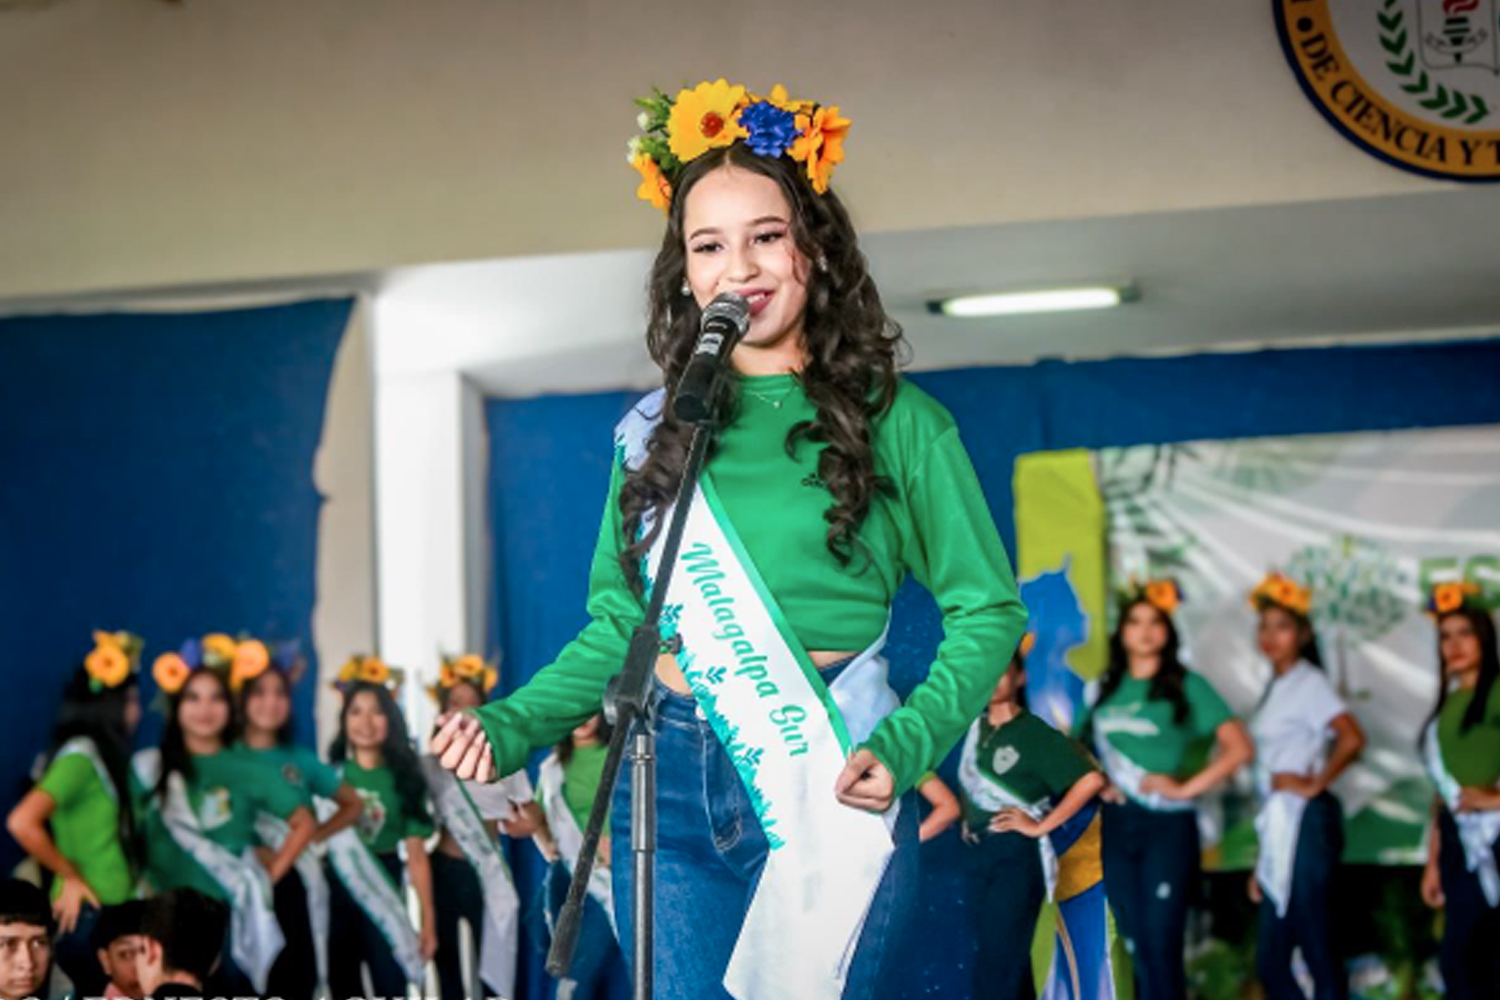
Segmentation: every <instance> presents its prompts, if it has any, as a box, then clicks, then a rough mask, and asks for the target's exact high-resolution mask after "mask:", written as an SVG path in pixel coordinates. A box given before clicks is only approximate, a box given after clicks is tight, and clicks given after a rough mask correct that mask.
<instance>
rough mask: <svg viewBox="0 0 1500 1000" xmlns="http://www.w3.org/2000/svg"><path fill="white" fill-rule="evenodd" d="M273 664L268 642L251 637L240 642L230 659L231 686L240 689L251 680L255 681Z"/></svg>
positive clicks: (233, 688)
mask: <svg viewBox="0 0 1500 1000" xmlns="http://www.w3.org/2000/svg"><path fill="white" fill-rule="evenodd" d="M270 666H271V651H270V650H269V649H267V648H266V644H265V643H263V642H261V641H260V640H259V639H250V640H247V641H245V642H242V643H239V644H238V645H237V646H235V648H234V657H233V659H231V661H230V670H229V687H230V689H231V690H234V691H238V690H239V689H240V688H242V687H244V686H245V684H246V683H247V682H249V681H253V680H254V679H255V678H257V677H259V676H260V675H261V674H263V673H265V672H266V669H267V668H268V667H270Z"/></svg>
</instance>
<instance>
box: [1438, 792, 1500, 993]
mask: <svg viewBox="0 0 1500 1000" xmlns="http://www.w3.org/2000/svg"><path fill="white" fill-rule="evenodd" d="M1438 836H1439V837H1441V838H1442V840H1441V843H1440V847H1439V849H1438V874H1439V875H1440V876H1441V877H1442V880H1443V895H1444V896H1445V897H1446V898H1447V900H1448V902H1447V904H1446V905H1445V907H1444V910H1445V913H1444V920H1443V942H1442V945H1441V946H1440V947H1439V949H1438V966H1439V967H1440V968H1441V969H1442V970H1443V985H1444V986H1445V987H1446V988H1447V993H1446V994H1444V995H1445V996H1446V997H1447V998H1448V1000H1480V998H1481V997H1490V998H1493V997H1494V996H1495V993H1494V990H1495V987H1496V984H1497V983H1500V948H1497V947H1496V941H1497V940H1500V907H1497V906H1491V905H1490V904H1489V901H1488V900H1486V899H1485V898H1484V890H1483V889H1482V888H1480V886H1479V876H1478V875H1477V874H1475V873H1474V872H1471V871H1469V868H1468V863H1467V862H1466V861H1465V860H1464V845H1463V843H1462V842H1460V841H1459V839H1458V824H1457V823H1455V822H1454V821H1453V815H1452V813H1450V812H1448V810H1447V809H1446V808H1445V809H1442V810H1440V811H1439V812H1438ZM1491 850H1493V851H1494V853H1495V859H1496V860H1497V861H1500V844H1496V845H1494V847H1493V848H1491ZM1485 983H1489V984H1490V985H1489V986H1485V985H1484V984H1485Z"/></svg>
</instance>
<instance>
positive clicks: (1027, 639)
mask: <svg viewBox="0 0 1500 1000" xmlns="http://www.w3.org/2000/svg"><path fill="white" fill-rule="evenodd" d="M1035 648H1036V633H1035V632H1027V633H1026V634H1025V635H1023V636H1021V642H1020V644H1019V645H1017V646H1016V655H1018V656H1019V657H1021V659H1022V660H1025V659H1026V657H1028V656H1030V655H1031V651H1032V650H1033V649H1035Z"/></svg>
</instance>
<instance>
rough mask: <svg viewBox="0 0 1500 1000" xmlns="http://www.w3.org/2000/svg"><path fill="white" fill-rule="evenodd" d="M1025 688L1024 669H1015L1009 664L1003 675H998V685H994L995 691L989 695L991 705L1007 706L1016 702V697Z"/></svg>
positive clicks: (1015, 667) (1014, 666) (1012, 664)
mask: <svg viewBox="0 0 1500 1000" xmlns="http://www.w3.org/2000/svg"><path fill="white" fill-rule="evenodd" d="M1025 686H1026V668H1025V667H1017V666H1016V665H1015V663H1014V662H1012V663H1011V665H1010V667H1008V668H1007V669H1006V671H1005V673H1003V674H1001V675H1000V683H998V684H996V685H995V690H994V691H993V692H991V694H990V704H991V705H1008V704H1010V703H1011V702H1013V701H1015V700H1016V695H1018V694H1020V693H1021V689H1022V688H1023V687H1025Z"/></svg>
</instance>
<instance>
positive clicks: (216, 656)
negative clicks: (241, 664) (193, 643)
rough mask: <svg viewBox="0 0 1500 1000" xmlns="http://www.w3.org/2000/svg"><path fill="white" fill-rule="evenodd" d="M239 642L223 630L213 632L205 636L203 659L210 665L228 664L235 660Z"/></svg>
mask: <svg viewBox="0 0 1500 1000" xmlns="http://www.w3.org/2000/svg"><path fill="white" fill-rule="evenodd" d="M239 645H240V644H239V643H238V642H236V641H235V640H234V638H233V637H232V636H228V635H225V634H224V633H223V632H211V633H209V634H208V635H205V636H204V637H203V659H204V662H205V663H208V662H209V661H212V663H211V664H210V665H227V664H230V663H233V662H234V652H235V650H236V649H238V648H239Z"/></svg>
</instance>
